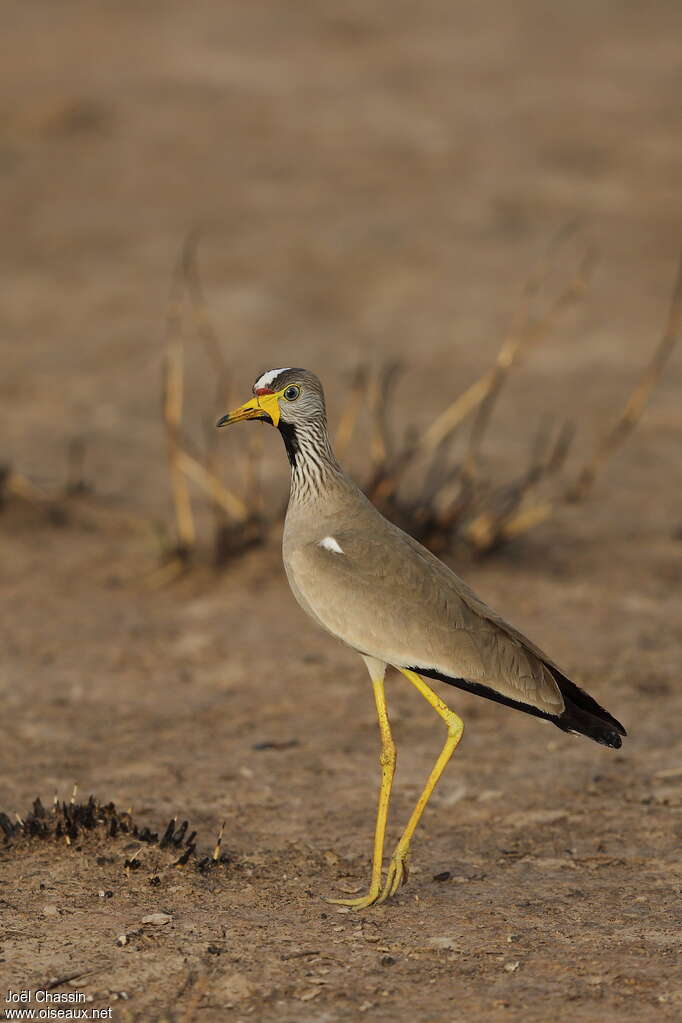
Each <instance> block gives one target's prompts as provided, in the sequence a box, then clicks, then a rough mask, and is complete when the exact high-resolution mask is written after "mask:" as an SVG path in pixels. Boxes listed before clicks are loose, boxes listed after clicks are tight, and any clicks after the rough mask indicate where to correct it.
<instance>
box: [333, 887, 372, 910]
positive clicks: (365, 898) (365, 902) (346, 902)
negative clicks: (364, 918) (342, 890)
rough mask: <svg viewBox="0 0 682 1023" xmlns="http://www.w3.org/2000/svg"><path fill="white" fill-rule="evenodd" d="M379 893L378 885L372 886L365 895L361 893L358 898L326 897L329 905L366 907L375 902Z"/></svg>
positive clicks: (351, 907)
mask: <svg viewBox="0 0 682 1023" xmlns="http://www.w3.org/2000/svg"><path fill="white" fill-rule="evenodd" d="M380 894H381V887H380V885H376V886H372V887H371V888H370V890H369V891H368V892H367V894H366V895H362V896H361V897H360V898H359V899H326V898H325V900H324V901H325V902H328V903H329V904H330V905H331V906H348V907H349V908H350V909H368V908H369V906H373V905H374V903H375V902H377V900H378V898H379V896H380Z"/></svg>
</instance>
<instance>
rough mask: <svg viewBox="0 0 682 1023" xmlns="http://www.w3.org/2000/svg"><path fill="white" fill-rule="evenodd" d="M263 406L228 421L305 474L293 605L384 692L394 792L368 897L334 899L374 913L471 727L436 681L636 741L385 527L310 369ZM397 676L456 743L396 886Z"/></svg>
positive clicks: (384, 794) (276, 382)
mask: <svg viewBox="0 0 682 1023" xmlns="http://www.w3.org/2000/svg"><path fill="white" fill-rule="evenodd" d="M253 392H254V397H253V398H252V399H250V400H249V401H247V402H246V403H245V404H244V405H242V406H241V407H240V408H238V409H235V411H234V412H229V413H228V414H227V415H224V416H222V417H221V419H219V420H218V423H217V425H218V426H227V425H228V424H230V423H238V422H241V421H242V420H246V419H256V420H263V421H265V422H267V423H271V424H272V425H273V426H275V427H277V429H278V430H279V432H280V433H281V435H282V438H283V440H284V445H285V447H286V451H287V455H288V457H289V462H290V463H291V494H290V498H289V507H288V510H287V514H286V520H285V523H284V538H283V544H282V552H283V557H284V567H285V570H286V574H287V578H288V580H289V585H290V586H291V589H292V591H293V594H294V596H295V598H296V600H297V601H298V603H299V604H300V605H301V607H302V608H303V610H304V611H306V612H307V613H308V614H309V615H310V616H311V618H314V620H315V621H316V622H317V623H318V624H319V625H321V626H322V628H323V629H326V631H327V632H330V633H331V634H332V636H335V637H336V638H337V639H340V640H341V641H342V642H343V643H345V644H346V645H347V646H349V647H352V649H353V650H356V651H357V652H358V653H359V654H360V656H361V657H362V659H363V660H364V662H365V664H366V666H367V670H368V672H369V675H370V679H371V681H372V685H373V687H374V699H375V702H376V709H377V714H378V718H379V729H380V734H381V757H380V763H381V788H380V793H379V809H378V812H377V820H376V831H375V838H374V858H373V865H372V876H371V881H370V886H369V892H368V893H367V895H365V896H363V897H362V898H358V899H330V900H329V901H330V902H334V903H337V904H339V905H345V906H352V907H354V908H358V909H361V908H364V907H366V906H371V905H373V904H374V903H378V902H383V901H384V899H386V898H388V897H389V896H391V895H393V894H395V892H396V891H397V890H398V888H399V887H400V885H401V884H403V883H404V882H405V881H406V880H407V860H408V853H409V848H410V841H411V839H412V835H413V834H414V831H415V829H416V827H417V824H418V823H419V819H420V817H421V815H422V813H423V811H424V807H425V806H426V804H427V802H428V800H429V797H430V796H431V793H432V792H433V789H434V787H435V785H436V783H437V781H438V779H439V778H440V776H441V774H442V772H443V770H444V768H445V765H446V764H447V762H448V760H449V759H450V757H451V756H452V753H453V752H454V750H455V749H456V748H457V745H458V743H459V741H460V739H461V737H462V731H463V727H464V726H463V723H462V720H461V719H460V718H459V717H458V716H457V714H455V713H454V711H452V710H450V708H449V707H447V706H446V704H445V703H443V701H442V700H441V699H440V697H439V696H438V695H437V694H436V693H435V692H434V691H433V690H432V689H431V687H430V686H429V685H427V683H426V682H425V681H424V679H425V678H428V679H436V680H438V681H440V682H447V683H448V684H449V685H452V686H457V687H458V688H460V689H464V690H467V691H468V692H471V693H476V694H477V695H478V696H484V697H486V698H487V699H489V700H496V701H497V702H498V703H502V704H504V705H506V706H507V707H513V708H514V709H516V710H522V711H525V712H526V713H527V714H533V715H535V716H536V717H539V718H544V719H545V720H547V721H551V722H553V723H554V724H555V725H557V727H558V728H561V729H562V730H563V731H564V732H575V733H577V734H579V735H585V736H587V737H588V738H590V739H594V740H595V742H599V743H601V744H602V745H604V746H612V747H614V748H616V749H617V748H618V747H619V746H620V745H621V736H623V735H625V734H626V733H625V729H624V728H623V726H622V725H621V724H620V723H619V722H618V721H616V719H615V718H614V717H612V716H611V715H610V714H609V713H608V712H607V711H606V710H604V708H603V707H600V705H599V704H598V703H597V701H596V700H594V699H593V698H592V697H591V696H590V695H589V694H588V693H586V692H585V691H584V690H583V689H580V688H579V687H578V686H577V685H576V684H575V683H574V682H572V681H571V680H570V679H569V678H568V677H567V676H566V675H565V674H564V673H563V672H562V670H561V669H560V668H559V667H558V665H556V664H555V663H554V661H552V660H550V658H549V657H547V655H546V654H544V653H543V652H542V650H540V649H539V648H538V647H536V646H535V644H534V643H531V641H530V640H528V639H526V637H525V636H523V635H522V634H521V633H520V632H519V631H518V630H517V629H515V628H514V627H513V626H512V625H508V624H507V622H505V621H504V619H503V618H501V617H500V616H499V615H498V614H497V613H496V612H495V611H493V610H492V608H490V607H488V606H487V605H486V604H484V603H483V601H482V600H480V599H479V598H478V597H477V596H476V594H475V593H474V592H473V591H472V590H471V589H470V588H469V587H468V586H467V585H466V583H464V582H463V581H462V580H461V579H460V578H459V576H457V575H455V573H454V572H452V571H451V570H450V569H449V568H448V567H447V566H446V565H444V564H443V563H442V562H441V561H439V560H438V558H436V557H435V556H434V555H433V554H431V552H430V551H428V550H426V548H425V547H422V545H421V544H419V543H417V541H416V540H413V539H412V537H411V536H408V534H407V533H404V532H403V531H402V530H401V529H399V528H398V527H397V526H394V525H393V524H392V523H391V522H389V521H388V520H387V519H385V518H384V517H383V516H382V515H381V514H380V513H379V512H378V511H377V509H376V508H375V507H374V505H373V504H372V503H371V502H370V501H369V500H368V499H367V498H366V497H365V495H364V494H363V493H362V491H360V490H359V489H358V487H357V486H356V485H355V483H353V481H352V480H351V479H349V478H348V476H347V475H346V474H345V473H344V471H343V469H342V468H341V466H340V465H339V463H338V462H337V461H336V458H335V457H334V452H333V451H332V446H331V443H330V441H329V434H328V432H327V417H326V412H325V402H324V393H323V390H322V386H321V384H320V381H319V380H318V379H317V377H316V376H315V375H314V374H313V373H310V372H308V371H307V370H303V369H291V368H286V369H273V370H270V371H269V372H267V373H264V374H263V375H262V376H260V377H259V378H258V380H257V381H256V383H255V384H254V387H253ZM388 666H393V667H394V668H397V669H398V671H400V672H402V674H403V675H404V676H405V677H406V678H407V679H408V680H409V681H410V682H411V683H412V685H414V686H415V688H416V689H417V690H418V691H419V692H420V693H421V695H422V696H423V697H424V699H425V700H427V702H428V703H430V704H431V706H432V707H433V709H434V710H435V711H436V713H437V714H439V715H440V717H441V718H442V719H443V721H444V722H445V725H446V727H447V738H446V740H445V745H444V746H443V749H442V751H441V754H440V756H439V757H438V759H437V761H436V763H435V765H434V767H433V770H432V771H431V774H430V775H429V777H428V780H427V782H426V785H425V786H424V790H423V792H422V794H421V795H420V797H419V799H418V801H417V805H416V806H415V808H414V811H413V813H412V816H411V817H410V819H409V821H408V823H407V827H406V828H405V830H404V832H403V834H402V836H401V838H400V840H399V841H398V844H397V846H396V848H395V850H394V852H393V855H392V857H391V860H390V863H389V866H388V872H387V875H386V878H385V880H384V881H383V884H382V862H383V850H384V833H385V829H386V818H387V814H388V804H389V799H390V794H391V785H392V782H393V775H394V772H395V764H396V749H395V745H394V743H393V739H392V737H391V728H390V724H389V719H388V710H387V706H386V697H385V693H384V676H385V673H386V668H387V667H388Z"/></svg>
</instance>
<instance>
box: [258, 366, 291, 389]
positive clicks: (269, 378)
mask: <svg viewBox="0 0 682 1023" xmlns="http://www.w3.org/2000/svg"><path fill="white" fill-rule="evenodd" d="M288 369H291V366H283V367H282V368H281V369H269V370H268V371H267V373H263V376H261V377H258V380H256V382H255V384H254V385H253V389H254V391H257V390H258V388H259V387H269V386H270V384H271V383H272V382H273V380H276V379H277V377H278V376H279V375H280V373H286V371H287V370H288Z"/></svg>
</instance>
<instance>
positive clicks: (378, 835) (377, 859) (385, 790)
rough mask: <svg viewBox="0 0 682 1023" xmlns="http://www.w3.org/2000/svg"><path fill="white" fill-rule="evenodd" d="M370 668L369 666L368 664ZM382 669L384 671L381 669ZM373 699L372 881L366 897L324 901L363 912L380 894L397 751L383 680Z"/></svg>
mask: <svg viewBox="0 0 682 1023" xmlns="http://www.w3.org/2000/svg"><path fill="white" fill-rule="evenodd" d="M368 667H369V665H368ZM384 670H385V669H384ZM372 685H373V686H374V700H375V703H376V705H377V717H378V718H379V731H380V733H381V754H380V756H379V763H380V764H381V788H380V789H379V809H378V810H377V822H376V828H375V831H374V857H373V859H372V878H371V881H370V885H369V891H368V893H367V895H363V896H362V898H359V899H327V900H326V901H327V902H331V903H333V904H334V905H336V906H351V907H352V908H353V909H366V908H367V906H371V905H372V904H373V903H374V902H376V901H377V899H378V898H379V895H380V893H381V865H382V863H383V858H384V835H385V833H386V819H387V817H388V804H389V801H390V798H391V786H392V784H393V775H394V774H395V763H396V750H395V745H394V743H393V737H392V735H391V726H390V724H389V721H388V709H387V707H386V694H385V693H384V678H383V674H382V676H381V678H373V679H372Z"/></svg>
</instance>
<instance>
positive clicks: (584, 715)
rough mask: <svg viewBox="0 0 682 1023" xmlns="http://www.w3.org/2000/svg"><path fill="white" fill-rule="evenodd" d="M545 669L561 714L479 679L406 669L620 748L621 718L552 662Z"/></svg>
mask: <svg viewBox="0 0 682 1023" xmlns="http://www.w3.org/2000/svg"><path fill="white" fill-rule="evenodd" d="M545 663H546V662H545ZM547 668H548V669H549V671H551V673H552V676H553V678H554V681H555V682H556V684H557V686H558V687H559V690H560V691H561V695H562V696H563V698H564V709H563V711H562V713H561V714H548V713H547V712H546V711H543V710H540V709H539V708H538V707H533V706H532V705H531V704H529V703H523V702H522V701H521V700H512V699H510V698H509V697H508V696H503V695H502V694H501V693H498V692H496V691H495V690H494V689H491V688H490V687H489V686H484V685H481V683H480V682H469V681H468V680H467V679H464V678H450V676H448V675H443V674H441V672H439V671H435V670H434V669H433V668H428V669H427V668H418V667H411V668H410V669H409V670H410V671H415V672H416V673H417V674H418V675H424V676H425V677H426V678H435V679H438V680H439V681H440V682H447V683H448V685H450V686H457V688H458V689H464V690H465V691H466V692H468V693H475V694H476V695H477V696H483V697H485V699H486V700H494V701H495V702H496V703H502V704H504V706H505V707H513V708H514V709H515V710H522V711H523V712H524V713H525V714H532V715H533V716H534V717H538V718H544V719H545V720H546V721H552V722H553V723H554V724H555V725H556V726H557V728H561V730H562V731H564V732H575V733H577V734H578V735H585V736H587V738H588V739H594V741H595V742H599V743H601V745H602V746H611V747H612V748H613V749H620V747H621V746H622V744H623V742H622V739H621V736H622V735H627V732H626V731H625V729H624V728H623V726H622V725H621V723H620V721H616V719H615V718H614V717H612V715H611V714H609V712H608V711H607V710H604V708H603V707H600V705H599V704H598V703H597V701H596V700H594V699H593V698H592V697H591V696H590V694H589V693H586V692H585V690H584V689H581V688H580V687H579V686H577V685H576V684H575V682H571V680H570V678H566V676H565V675H562V674H561V672H560V671H559V669H558V668H555V667H554V666H553V665H551V664H547Z"/></svg>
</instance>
